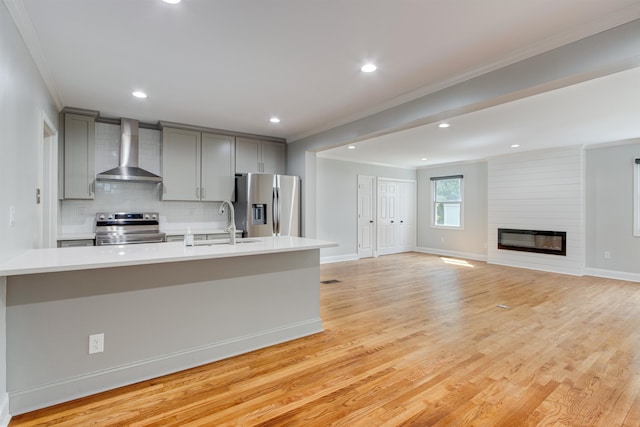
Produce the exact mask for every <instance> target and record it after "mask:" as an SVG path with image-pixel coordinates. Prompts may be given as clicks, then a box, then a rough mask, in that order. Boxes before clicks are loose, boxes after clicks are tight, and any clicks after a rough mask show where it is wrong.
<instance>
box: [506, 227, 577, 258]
mask: <svg viewBox="0 0 640 427" xmlns="http://www.w3.org/2000/svg"><path fill="white" fill-rule="evenodd" d="M498 249H507V250H511V251H524V252H536V253H540V254H551V255H563V256H566V255H567V233H566V232H564V231H543V230H517V229H512V228H498Z"/></svg>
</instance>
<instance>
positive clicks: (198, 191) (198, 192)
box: [196, 187, 200, 199]
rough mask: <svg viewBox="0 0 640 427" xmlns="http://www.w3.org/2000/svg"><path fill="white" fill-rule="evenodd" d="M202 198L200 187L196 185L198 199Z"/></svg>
mask: <svg viewBox="0 0 640 427" xmlns="http://www.w3.org/2000/svg"><path fill="white" fill-rule="evenodd" d="M199 198H200V187H196V199H199Z"/></svg>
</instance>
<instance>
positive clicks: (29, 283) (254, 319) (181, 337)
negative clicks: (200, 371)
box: [7, 249, 322, 414]
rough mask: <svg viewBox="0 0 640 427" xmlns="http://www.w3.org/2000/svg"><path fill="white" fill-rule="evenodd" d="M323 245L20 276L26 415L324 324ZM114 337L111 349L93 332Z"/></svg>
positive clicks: (12, 302) (18, 376)
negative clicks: (99, 349)
mask: <svg viewBox="0 0 640 427" xmlns="http://www.w3.org/2000/svg"><path fill="white" fill-rule="evenodd" d="M319 257H320V255H319V250H318V249H313V250H304V251H296V252H286V253H276V254H265V255H252V256H244V257H236V258H224V259H210V260H200V261H182V262H173V263H165V264H154V265H141V266H129V267H115V268H103V269H96V270H82V271H71V272H62V273H46V274H31V275H24V276H13V277H9V278H8V280H7V389H8V392H9V396H10V411H11V413H12V414H19V413H23V412H26V411H29V410H33V409H36V408H40V407H44V406H48V405H51V404H55V403H58V402H63V401H67V400H70V399H73V398H76V397H80V396H85V395H88V394H93V393H96V392H99V391H103V390H107V389H111V388H114V387H118V386H121V385H125V384H131V383H134V382H137V381H140V380H143V379H148V378H153V377H157V376H160V375H163V374H166V373H170V372H175V371H179V370H182V369H186V368H189V367H193V366H198V365H201V364H204V363H208V362H211V361H215V360H220V359H223V358H225V357H229V356H233V355H236V354H241V353H245V352H248V351H251V350H255V349H257V348H263V347H266V346H269V345H273V344H276V343H279V342H284V341H288V340H291V339H295V338H299V337H302V336H305V335H310V334H313V333H317V332H321V331H322V323H321V320H320V289H319V286H320V285H319V280H320V270H319ZM99 333H104V334H105V343H104V347H105V350H104V352H103V353H97V354H92V355H89V354H88V345H89V344H88V337H89V335H91V334H99Z"/></svg>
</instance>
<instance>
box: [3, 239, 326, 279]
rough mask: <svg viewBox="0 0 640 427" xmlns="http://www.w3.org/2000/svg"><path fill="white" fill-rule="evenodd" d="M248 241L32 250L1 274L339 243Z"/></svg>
mask: <svg viewBox="0 0 640 427" xmlns="http://www.w3.org/2000/svg"><path fill="white" fill-rule="evenodd" d="M242 240H243V239H238V241H242ZM246 240H251V241H252V242H251V243H239V244H236V245H233V246H232V245H229V244H212V245H210V246H190V247H185V246H184V244H183V243H182V242H172V243H144V244H137V245H118V246H87V247H72V248H52V249H32V250H30V251H27V252H25V253H24V254H22V255H19V256H17V257H15V258H12V259H11V260H9V261H7V262H6V263H4V264H0V276H15V275H21V274H36V273H51V272H60V271H74V270H88V269H92V268H107V267H122V266H128V265H144V264H157V263H166V262H179V261H193V260H201V259H212V258H227V257H237V256H247V255H260V254H268V253H279V252H294V251H301V250H309V249H321V248H330V247H335V246H337V243H334V242H328V241H324V240H314V239H306V238H303V237H289V236H281V237H256V238H250V239H246ZM218 242H219V241H218Z"/></svg>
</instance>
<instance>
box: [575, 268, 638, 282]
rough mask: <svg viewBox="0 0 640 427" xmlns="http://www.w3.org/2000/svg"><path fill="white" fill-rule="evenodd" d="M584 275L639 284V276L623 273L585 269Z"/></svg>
mask: <svg viewBox="0 0 640 427" xmlns="http://www.w3.org/2000/svg"><path fill="white" fill-rule="evenodd" d="M584 274H585V275H587V276H595V277H604V278H606V279H617V280H626V281H630V282H640V274H638V273H627V272H625V271H615V270H605V269H602V268H589V267H587V268H585V269H584Z"/></svg>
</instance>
